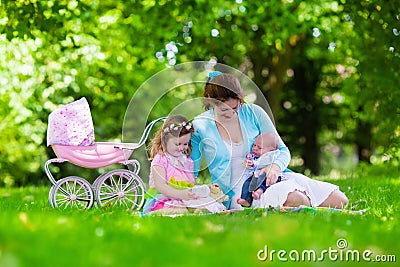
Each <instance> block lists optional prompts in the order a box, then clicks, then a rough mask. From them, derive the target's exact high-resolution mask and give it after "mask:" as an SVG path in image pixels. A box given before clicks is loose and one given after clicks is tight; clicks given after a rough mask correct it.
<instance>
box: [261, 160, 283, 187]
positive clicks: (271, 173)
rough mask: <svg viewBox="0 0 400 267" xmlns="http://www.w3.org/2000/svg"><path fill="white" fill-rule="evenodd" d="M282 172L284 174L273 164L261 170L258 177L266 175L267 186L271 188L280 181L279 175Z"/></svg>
mask: <svg viewBox="0 0 400 267" xmlns="http://www.w3.org/2000/svg"><path fill="white" fill-rule="evenodd" d="M281 172H282V170H281V168H280V167H279V166H278V165H276V164H275V163H272V164H271V165H268V166H267V167H265V168H264V169H261V170H260V172H259V174H258V176H260V175H261V174H263V173H265V175H266V177H265V184H266V185H267V186H269V185H273V184H275V183H276V180H278V177H279V174H280V173H281Z"/></svg>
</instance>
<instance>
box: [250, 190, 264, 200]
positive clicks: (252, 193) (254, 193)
mask: <svg viewBox="0 0 400 267" xmlns="http://www.w3.org/2000/svg"><path fill="white" fill-rule="evenodd" d="M262 193H264V191H262V189H260V188H259V189H257V190H256V191H253V192H251V196H252V197H253V199H259V198H260V196H261V194H262Z"/></svg>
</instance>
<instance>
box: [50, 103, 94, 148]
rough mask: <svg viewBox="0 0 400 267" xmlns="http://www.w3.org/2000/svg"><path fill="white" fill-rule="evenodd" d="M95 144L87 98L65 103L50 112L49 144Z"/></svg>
mask: <svg viewBox="0 0 400 267" xmlns="http://www.w3.org/2000/svg"><path fill="white" fill-rule="evenodd" d="M93 144H94V127H93V121H92V115H91V114H90V108H89V104H88V102H87V100H86V98H84V97H82V98H81V99H79V100H77V101H75V102H72V103H70V104H67V105H64V106H61V107H59V108H58V109H56V110H55V111H53V112H52V113H50V115H49V123H48V128H47V146H50V145H69V146H88V145H93Z"/></svg>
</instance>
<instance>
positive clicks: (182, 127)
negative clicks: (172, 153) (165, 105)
mask: <svg viewBox="0 0 400 267" xmlns="http://www.w3.org/2000/svg"><path fill="white" fill-rule="evenodd" d="M192 133H194V128H193V124H192V123H191V122H189V121H188V120H187V119H186V118H185V117H184V116H182V115H172V116H169V117H168V118H167V119H166V120H165V122H164V124H163V126H162V127H161V128H160V129H158V131H157V133H156V134H155V136H154V138H153V139H152V140H151V143H150V160H152V159H153V158H154V157H155V156H156V155H157V154H161V153H164V148H165V147H166V144H167V142H168V140H169V138H170V137H180V136H183V135H185V134H192ZM191 152H192V146H191V144H190V143H189V148H188V150H186V152H185V154H186V156H189V155H190V153H191Z"/></svg>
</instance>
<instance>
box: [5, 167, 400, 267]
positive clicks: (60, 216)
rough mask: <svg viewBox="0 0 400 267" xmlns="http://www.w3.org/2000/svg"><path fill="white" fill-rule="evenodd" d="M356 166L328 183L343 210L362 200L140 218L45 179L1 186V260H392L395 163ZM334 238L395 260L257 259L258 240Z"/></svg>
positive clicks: (330, 245)
mask: <svg viewBox="0 0 400 267" xmlns="http://www.w3.org/2000/svg"><path fill="white" fill-rule="evenodd" d="M360 173H361V174H362V175H349V177H350V178H347V179H341V180H336V181H334V183H336V184H338V185H339V186H340V187H341V189H342V190H343V191H344V192H345V193H346V194H347V196H348V197H349V199H350V205H349V207H348V208H349V209H353V210H357V209H364V208H368V211H367V212H366V213H365V214H364V215H349V214H343V213H332V212H317V213H313V212H311V211H304V212H297V213H273V212H265V211H263V210H245V211H243V212H237V213H231V214H220V215H206V216H182V217H176V218H170V217H158V216H145V217H140V216H138V215H137V214H133V213H131V212H128V211H126V210H124V209H122V208H114V209H110V208H108V209H91V210H86V211H74V210H57V209H52V208H50V206H49V204H48V201H47V195H48V190H49V188H50V186H49V187H26V188H12V189H7V188H0V266H2V267H3V266H4V267H16V266H21V267H25V266H27V267H36V266H38V267H39V266H68V267H78V266H292V265H297V266H338V265H339V266H358V265H360V266H382V267H385V266H396V265H398V262H399V261H400V253H399V248H400V245H399V241H398V240H399V238H400V229H399V227H398V226H399V215H398V214H399V212H400V208H399V206H400V194H399V192H400V178H399V171H398V170H395V171H386V172H382V171H376V169H375V171H369V172H368V171H366V170H362V171H360ZM357 176H362V177H360V178H357ZM340 238H343V239H345V240H346V241H347V244H348V247H347V249H348V250H356V251H358V252H359V253H360V257H361V258H362V255H361V254H362V253H363V251H365V250H370V251H372V253H373V255H372V256H371V258H373V257H374V256H375V255H395V256H396V261H397V263H396V262H370V263H368V265H367V264H366V262H365V261H363V260H362V259H361V260H360V262H357V261H353V260H351V259H352V258H350V261H347V262H346V261H344V260H343V261H340V259H338V260H336V261H334V260H331V259H330V258H329V255H328V254H325V258H324V261H308V262H304V261H300V262H293V261H292V260H290V259H289V258H288V255H286V258H288V259H289V262H282V261H280V260H278V259H277V255H276V253H275V254H274V259H273V261H272V262H271V260H270V259H269V258H268V259H267V260H266V261H260V260H258V258H257V252H259V251H260V250H262V249H264V248H265V246H267V247H268V251H269V253H270V252H271V250H276V251H278V250H284V251H286V252H287V253H290V252H291V251H292V250H297V251H299V252H300V253H301V252H302V251H304V250H314V251H315V252H316V253H317V256H318V257H319V255H320V253H321V252H322V251H323V250H329V249H331V250H332V249H335V250H338V251H342V253H343V252H346V251H347V250H339V249H338V247H337V245H336V242H337V240H338V239H340ZM292 253H294V252H292ZM260 255H261V256H265V254H263V253H261V254H260ZM292 255H295V254H292ZM332 255H333V256H334V254H332ZM337 255H339V256H340V254H339V253H338V254H337ZM342 255H345V254H342ZM343 259H345V258H343Z"/></svg>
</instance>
